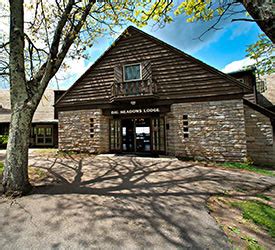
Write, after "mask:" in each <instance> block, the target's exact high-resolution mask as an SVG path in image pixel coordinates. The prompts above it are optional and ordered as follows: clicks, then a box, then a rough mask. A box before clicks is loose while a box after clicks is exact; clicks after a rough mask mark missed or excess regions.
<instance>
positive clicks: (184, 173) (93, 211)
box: [0, 155, 275, 249]
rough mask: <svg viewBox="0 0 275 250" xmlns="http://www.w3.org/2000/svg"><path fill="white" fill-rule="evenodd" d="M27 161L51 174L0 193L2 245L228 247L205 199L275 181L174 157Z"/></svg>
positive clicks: (33, 158)
mask: <svg viewBox="0 0 275 250" xmlns="http://www.w3.org/2000/svg"><path fill="white" fill-rule="evenodd" d="M30 164H31V165H34V166H36V167H39V168H44V169H46V170H47V171H48V173H49V174H50V176H51V178H48V179H47V180H46V182H44V184H43V185H40V186H38V187H36V188H35V189H34V191H33V194H31V195H29V196H26V197H23V198H19V199H16V200H8V199H6V198H1V200H0V211H1V213H0V223H1V227H0V248H1V249H39V248H42V249H65V248H66V249H82V248H101V249H111V248H112V249H141V248H150V249H173V248H183V249H228V248H229V244H228V241H227V239H226V237H225V235H224V233H223V232H222V230H221V229H220V228H219V226H218V225H217V223H216V221H215V220H214V219H213V218H212V217H211V216H210V215H209V212H208V209H207V206H206V200H207V199H208V197H209V196H210V195H214V194H222V193H227V192H230V191H232V190H237V189H238V188H242V189H246V190H248V191H251V192H252V191H254V190H255V189H261V188H265V187H267V186H269V185H274V184H275V179H274V178H271V177H262V176H259V175H256V174H250V173H246V172H244V173H240V172H232V171H225V170H218V169H214V168H207V167H203V166H200V165H196V164H194V163H188V162H182V161H179V160H176V159H158V158H139V157H115V156H108V155H107V156H96V157H84V158H80V157H75V156H74V157H72V156H66V157H62V158H54V157H52V158H51V157H50V158H45V157H44V158H42V157H40V156H32V157H31V159H30ZM41 184H42V183H41Z"/></svg>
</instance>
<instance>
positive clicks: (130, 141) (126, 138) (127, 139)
mask: <svg viewBox="0 0 275 250" xmlns="http://www.w3.org/2000/svg"><path fill="white" fill-rule="evenodd" d="M121 127H122V151H124V152H135V144H136V143H135V142H136V141H135V133H134V131H135V119H124V120H122V121H121Z"/></svg>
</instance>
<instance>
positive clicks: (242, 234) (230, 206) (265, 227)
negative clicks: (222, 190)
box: [207, 191, 275, 250]
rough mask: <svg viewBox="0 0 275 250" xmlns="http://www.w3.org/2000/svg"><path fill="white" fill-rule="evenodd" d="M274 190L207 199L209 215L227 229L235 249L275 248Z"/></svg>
mask: <svg viewBox="0 0 275 250" xmlns="http://www.w3.org/2000/svg"><path fill="white" fill-rule="evenodd" d="M271 193H272V191H270V192H269V193H268V194H260V195H255V197H249V198H246V199H244V198H241V199H239V198H232V197H220V196H212V197H210V198H209V199H208V202H207V205H208V208H209V210H210V214H211V215H212V216H213V217H214V218H215V219H216V221H217V223H218V224H219V225H220V226H221V228H222V229H223V230H224V233H225V234H226V235H227V237H228V239H229V242H230V243H231V248H232V249H248V250H264V249H273V246H274V242H275V209H274V208H273V207H272V206H270V205H271V204H273V202H270V201H271V200H272V199H273V197H271V196H270V195H271ZM267 200H268V201H267Z"/></svg>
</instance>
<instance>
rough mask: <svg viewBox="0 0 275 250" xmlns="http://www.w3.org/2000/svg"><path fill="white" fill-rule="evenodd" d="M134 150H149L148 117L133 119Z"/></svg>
mask: <svg viewBox="0 0 275 250" xmlns="http://www.w3.org/2000/svg"><path fill="white" fill-rule="evenodd" d="M135 133H136V152H150V151H151V138H150V134H151V133H150V118H138V119H135Z"/></svg>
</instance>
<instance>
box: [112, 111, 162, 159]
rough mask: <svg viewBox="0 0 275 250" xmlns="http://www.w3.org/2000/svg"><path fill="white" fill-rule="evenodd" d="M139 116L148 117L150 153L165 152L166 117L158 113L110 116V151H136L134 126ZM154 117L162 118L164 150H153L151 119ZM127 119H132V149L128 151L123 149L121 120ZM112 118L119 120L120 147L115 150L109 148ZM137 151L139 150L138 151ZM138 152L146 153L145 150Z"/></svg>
mask: <svg viewBox="0 0 275 250" xmlns="http://www.w3.org/2000/svg"><path fill="white" fill-rule="evenodd" d="M139 118H143V119H148V118H149V119H150V152H148V153H151V154H166V149H167V145H166V143H167V142H166V141H167V140H166V117H165V115H164V114H158V115H149V114H148V115H139V116H138V115H129V116H114V117H112V118H110V121H109V124H110V128H109V131H110V134H109V143H110V145H109V150H110V152H121V153H137V151H136V132H135V128H136V119H139ZM154 118H161V119H163V122H164V124H163V126H164V127H163V130H164V131H163V137H164V138H163V140H164V151H157V150H155V151H154V150H153V141H152V140H153V134H152V133H153V126H152V120H153V119H154ZM129 119H134V151H131V152H128V151H123V147H122V144H123V141H122V120H129ZM112 120H119V121H120V133H119V134H120V149H118V150H116V149H111V121H112ZM138 153H139V152H138ZM140 153H147V152H140Z"/></svg>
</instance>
